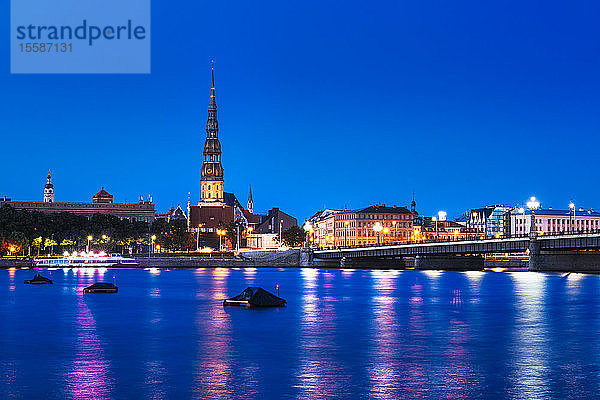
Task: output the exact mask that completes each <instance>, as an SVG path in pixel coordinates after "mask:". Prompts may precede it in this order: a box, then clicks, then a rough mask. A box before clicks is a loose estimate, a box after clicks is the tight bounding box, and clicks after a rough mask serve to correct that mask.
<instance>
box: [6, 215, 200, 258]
mask: <svg viewBox="0 0 600 400" xmlns="http://www.w3.org/2000/svg"><path fill="white" fill-rule="evenodd" d="M152 235H154V236H155V237H156V239H155V240H154V241H152V239H151V236H152ZM88 237H91V240H90V241H89V244H90V250H94V251H98V250H104V251H107V252H120V253H129V252H133V253H138V252H143V251H148V246H149V244H150V243H153V244H154V245H155V246H156V245H158V246H160V247H161V248H164V249H170V250H187V249H189V248H191V247H192V246H195V243H194V241H193V240H192V235H191V234H190V233H188V232H187V224H186V222H185V221H171V222H166V221H163V220H157V221H154V222H153V223H152V224H148V223H147V222H142V221H130V220H128V219H121V218H119V217H116V216H113V215H106V214H99V213H97V214H94V215H92V217H91V218H88V217H85V216H82V215H76V214H73V213H69V212H60V213H51V214H46V213H42V212H39V211H27V210H16V209H14V208H12V207H10V206H9V205H5V206H3V207H2V208H0V255H7V254H13V255H24V256H26V255H29V256H35V255H38V254H48V253H50V252H51V251H53V252H54V254H62V252H64V251H69V252H72V251H82V250H85V249H86V247H87V245H88Z"/></svg>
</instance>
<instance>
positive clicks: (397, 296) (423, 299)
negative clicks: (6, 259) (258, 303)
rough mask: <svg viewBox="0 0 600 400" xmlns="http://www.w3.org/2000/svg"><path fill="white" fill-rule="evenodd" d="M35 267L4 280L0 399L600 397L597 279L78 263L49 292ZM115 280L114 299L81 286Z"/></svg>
mask: <svg viewBox="0 0 600 400" xmlns="http://www.w3.org/2000/svg"><path fill="white" fill-rule="evenodd" d="M35 272H36V271H33V270H5V271H0V287H2V286H3V287H5V289H4V290H1V291H0V316H1V317H2V318H0V331H1V332H2V333H3V334H2V335H0V355H1V357H0V369H1V370H2V373H1V374H0V398H2V397H3V396H7V397H15V398H57V399H59V398H115V397H116V398H140V397H143V398H152V399H166V398H197V399H220V398H326V397H344V398H380V399H396V398H424V399H430V398H451V399H459V398H514V399H529V398H540V399H546V398H548V399H549V398H590V397H594V396H595V395H596V394H597V392H598V390H600V375H599V374H598V371H600V356H599V354H600V335H599V333H600V296H599V294H600V277H599V276H596V275H584V274H539V273H538V274H536V273H528V272H496V273H494V272H441V271H423V272H420V271H391V270H318V269H289V270H281V269H261V268H258V269H254V268H248V269H239V270H230V269H224V268H219V269H196V270H170V271H168V270H156V269H149V270H146V271H144V270H138V271H136V270H118V271H115V270H106V269H104V268H103V269H86V268H75V269H63V270H58V271H53V275H52V276H53V279H54V280H55V284H54V285H44V286H45V287H31V286H28V285H23V284H22V282H23V280H24V279H28V278H30V277H31V276H33V274H34V273H35ZM41 272H42V273H44V274H49V273H50V271H41ZM113 277H114V278H113ZM113 279H114V280H115V281H116V282H117V284H118V286H119V293H118V294H116V295H88V294H85V295H84V294H83V293H82V290H83V288H84V287H86V286H88V285H90V284H91V283H93V282H95V281H102V280H104V281H106V280H108V281H113ZM277 284H279V285H280V288H281V296H282V297H284V298H286V299H287V300H288V307H286V308H284V309H268V310H249V309H244V308H235V307H227V308H224V307H223V306H222V302H223V299H225V298H228V297H231V296H233V295H236V294H238V293H240V292H241V291H242V290H243V289H245V288H246V287H247V286H253V285H257V286H263V287H264V288H265V289H267V290H271V291H275V286H276V285H277ZM32 381H34V382H35V385H32V384H31V382H32Z"/></svg>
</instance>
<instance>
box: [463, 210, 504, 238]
mask: <svg viewBox="0 0 600 400" xmlns="http://www.w3.org/2000/svg"><path fill="white" fill-rule="evenodd" d="M512 209H513V207H510V206H506V205H492V206H486V207H483V208H473V209H471V210H470V211H469V212H468V215H467V217H466V225H467V227H468V228H470V229H474V230H476V231H477V232H478V233H482V234H483V235H484V236H488V237H496V236H505V235H506V234H507V233H508V232H510V227H509V224H510V220H509V219H508V214H507V213H508V211H510V210H512Z"/></svg>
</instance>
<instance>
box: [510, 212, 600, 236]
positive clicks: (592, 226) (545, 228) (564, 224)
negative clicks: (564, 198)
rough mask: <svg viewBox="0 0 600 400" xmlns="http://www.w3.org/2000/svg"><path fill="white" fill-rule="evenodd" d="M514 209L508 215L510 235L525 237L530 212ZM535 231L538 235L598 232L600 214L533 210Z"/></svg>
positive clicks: (529, 228)
mask: <svg viewBox="0 0 600 400" xmlns="http://www.w3.org/2000/svg"><path fill="white" fill-rule="evenodd" d="M521 211H523V212H519V209H515V210H514V211H512V212H511V213H510V220H511V224H510V225H511V228H512V229H511V234H512V235H527V234H529V233H530V232H531V220H532V215H531V210H526V209H521ZM535 230H536V232H538V233H540V234H553V233H555V234H556V233H583V232H596V231H598V230H600V213H599V212H597V211H594V210H584V209H582V208H580V209H578V210H575V209H573V210H571V209H569V210H553V209H551V208H550V209H539V210H535Z"/></svg>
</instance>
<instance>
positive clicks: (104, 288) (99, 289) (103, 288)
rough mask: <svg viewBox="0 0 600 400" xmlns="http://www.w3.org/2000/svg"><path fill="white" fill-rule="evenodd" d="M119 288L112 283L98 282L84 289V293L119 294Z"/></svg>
mask: <svg viewBox="0 0 600 400" xmlns="http://www.w3.org/2000/svg"><path fill="white" fill-rule="evenodd" d="M118 291H119V288H118V287H117V286H115V285H114V284H112V283H110V282H96V283H94V284H93V285H91V286H88V287H86V288H85V289H83V293H117V292H118Z"/></svg>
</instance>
